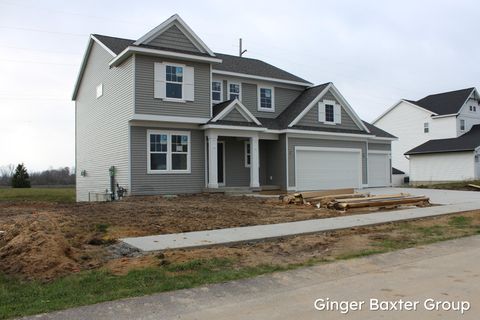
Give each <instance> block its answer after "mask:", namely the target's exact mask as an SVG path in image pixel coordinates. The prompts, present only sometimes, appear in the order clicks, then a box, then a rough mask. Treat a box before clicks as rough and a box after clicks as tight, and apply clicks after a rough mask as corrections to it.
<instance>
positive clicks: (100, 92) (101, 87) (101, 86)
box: [97, 83, 103, 99]
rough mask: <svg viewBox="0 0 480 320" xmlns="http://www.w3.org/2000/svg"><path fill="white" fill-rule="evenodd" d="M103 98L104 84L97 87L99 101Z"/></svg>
mask: <svg viewBox="0 0 480 320" xmlns="http://www.w3.org/2000/svg"><path fill="white" fill-rule="evenodd" d="M101 96H103V83H100V84H99V85H98V86H97V99H98V98H100V97H101Z"/></svg>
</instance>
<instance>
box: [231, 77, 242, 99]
mask: <svg viewBox="0 0 480 320" xmlns="http://www.w3.org/2000/svg"><path fill="white" fill-rule="evenodd" d="M231 84H236V85H238V98H237V99H238V101H242V83H241V82H237V81H227V100H231V98H230V93H231V92H230V85H231ZM233 94H236V93H233Z"/></svg>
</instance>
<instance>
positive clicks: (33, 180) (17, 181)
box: [0, 163, 75, 188]
mask: <svg viewBox="0 0 480 320" xmlns="http://www.w3.org/2000/svg"><path fill="white" fill-rule="evenodd" d="M25 181H28V183H26V182H25ZM73 184H75V170H74V169H73V168H72V169H70V168H69V167H64V168H58V169H48V170H44V171H38V172H31V173H28V172H27V169H26V167H25V165H23V163H22V164H19V165H17V166H14V165H13V164H9V165H7V166H3V167H0V186H19V187H27V188H28V186H29V185H33V186H35V185H37V186H39V185H45V186H48V185H73Z"/></svg>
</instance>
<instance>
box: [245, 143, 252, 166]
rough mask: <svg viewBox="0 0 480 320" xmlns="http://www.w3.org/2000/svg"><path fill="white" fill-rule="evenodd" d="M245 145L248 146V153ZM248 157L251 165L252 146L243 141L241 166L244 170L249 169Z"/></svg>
mask: <svg viewBox="0 0 480 320" xmlns="http://www.w3.org/2000/svg"><path fill="white" fill-rule="evenodd" d="M247 145H250V152H249V153H247ZM248 155H250V163H252V145H251V144H250V140H245V141H244V143H243V164H244V165H245V168H250V163H248V162H247V159H248V157H247V156H248Z"/></svg>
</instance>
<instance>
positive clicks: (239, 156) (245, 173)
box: [218, 137, 250, 187]
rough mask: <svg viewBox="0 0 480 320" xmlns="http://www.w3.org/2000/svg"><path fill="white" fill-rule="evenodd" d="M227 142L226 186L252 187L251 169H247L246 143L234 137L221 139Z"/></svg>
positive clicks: (220, 139)
mask: <svg viewBox="0 0 480 320" xmlns="http://www.w3.org/2000/svg"><path fill="white" fill-rule="evenodd" d="M218 140H219V141H225V186H227V187H248V186H250V168H248V167H245V141H247V140H244V139H242V140H239V139H237V138H232V137H220V138H219V139H218Z"/></svg>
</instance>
